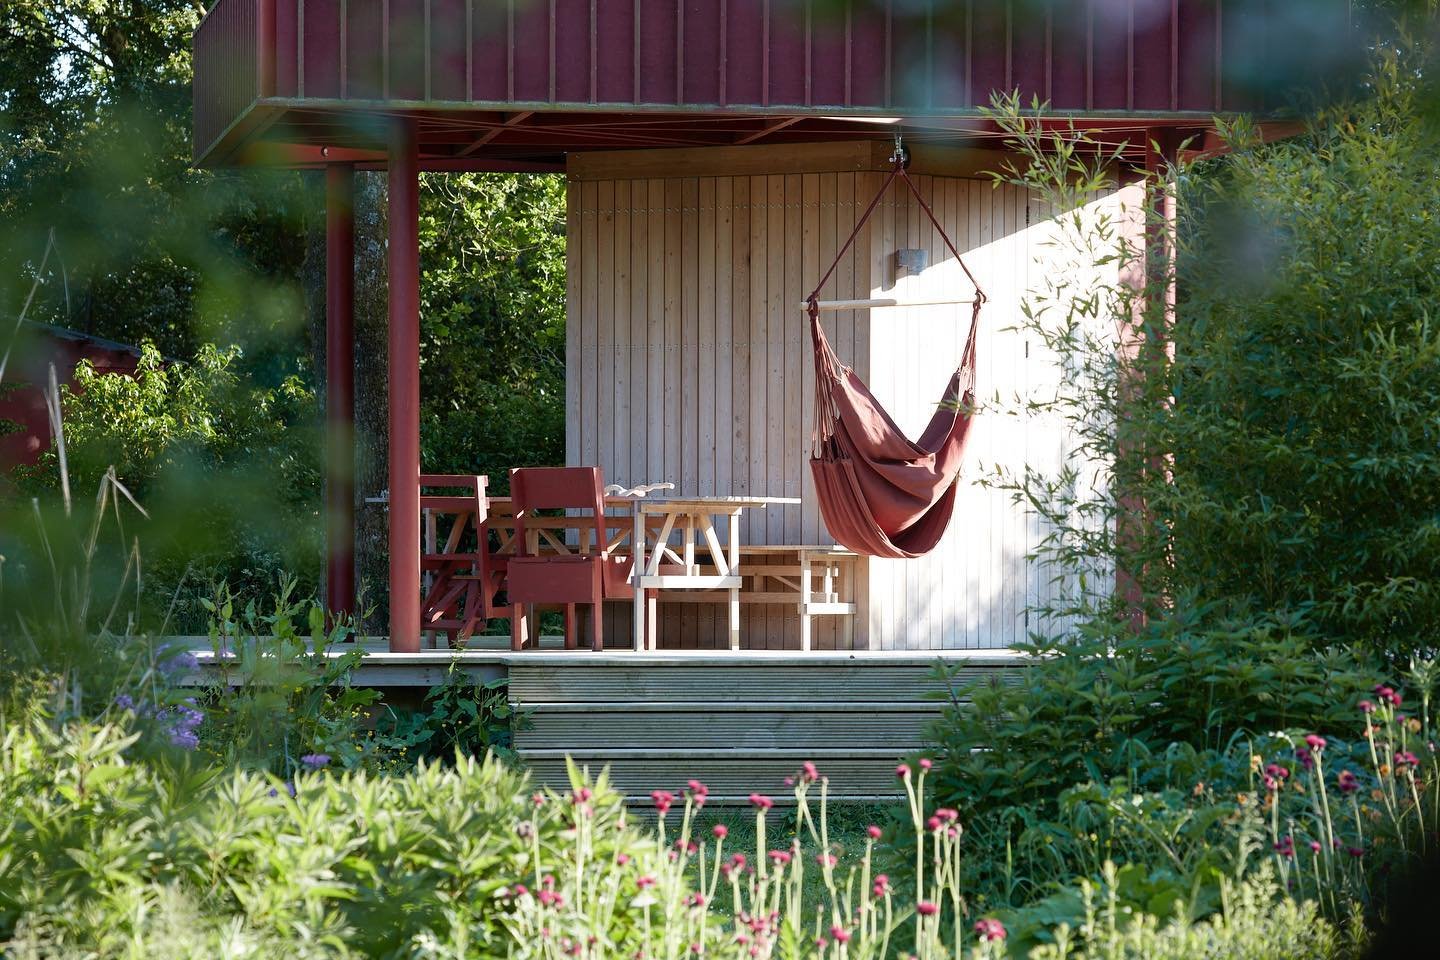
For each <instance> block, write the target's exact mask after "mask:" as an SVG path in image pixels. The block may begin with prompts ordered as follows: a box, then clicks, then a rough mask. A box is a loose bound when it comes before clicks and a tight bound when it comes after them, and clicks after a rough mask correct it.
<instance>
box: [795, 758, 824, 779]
mask: <svg viewBox="0 0 1440 960" xmlns="http://www.w3.org/2000/svg"><path fill="white" fill-rule="evenodd" d="M799 776H800V782H801V783H814V782H815V781H816V780H819V779H820V771H819V769H817V768H816V766H815V764H813V763H811V762H810V761H809V760H806V761H805V762H804V763H802V764H801V765H800V774H799Z"/></svg>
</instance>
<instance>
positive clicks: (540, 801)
mask: <svg viewBox="0 0 1440 960" xmlns="http://www.w3.org/2000/svg"><path fill="white" fill-rule="evenodd" d="M530 802H531V803H532V804H534V805H535V806H537V807H543V806H545V794H543V793H532V794H530Z"/></svg>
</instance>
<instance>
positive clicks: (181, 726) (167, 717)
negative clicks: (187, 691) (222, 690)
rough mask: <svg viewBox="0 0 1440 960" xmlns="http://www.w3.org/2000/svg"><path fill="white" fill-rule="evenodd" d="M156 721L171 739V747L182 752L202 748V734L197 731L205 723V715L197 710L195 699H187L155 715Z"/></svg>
mask: <svg viewBox="0 0 1440 960" xmlns="http://www.w3.org/2000/svg"><path fill="white" fill-rule="evenodd" d="M155 719H156V721H158V722H159V723H160V726H161V729H163V730H164V731H165V733H166V735H167V736H168V737H169V738H170V744H171V746H176V747H179V748H180V749H182V750H194V749H195V748H196V747H198V746H200V734H199V733H198V732H197V731H198V730H199V729H200V724H202V723H204V722H205V714H204V713H203V712H202V711H200V710H198V709H196V707H195V698H194V697H187V698H185V700H184V701H182V702H181V703H178V704H176V705H175V706H173V707H166V708H165V709H163V710H161V711H160V712H158V713H156V714H155Z"/></svg>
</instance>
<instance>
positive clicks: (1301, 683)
mask: <svg viewBox="0 0 1440 960" xmlns="http://www.w3.org/2000/svg"><path fill="white" fill-rule="evenodd" d="M1314 646H1315V645H1314V642H1313V641H1312V640H1311V638H1310V637H1309V636H1308V635H1307V634H1304V633H1301V632H1298V631H1297V629H1296V625H1294V624H1285V623H1278V622H1273V621H1272V622H1265V621H1264V620H1262V619H1261V618H1258V617H1257V618H1252V619H1248V620H1232V621H1216V620H1214V619H1211V617H1209V616H1207V612H1206V611H1199V610H1194V611H1186V610H1184V609H1179V608H1178V605H1177V609H1176V610H1175V611H1173V613H1172V615H1171V616H1170V617H1169V618H1167V619H1165V620H1154V621H1150V622H1148V623H1146V624H1145V625H1144V626H1143V627H1141V628H1139V629H1138V630H1137V631H1133V632H1132V631H1130V630H1128V629H1123V628H1122V629H1121V630H1120V631H1119V632H1118V633H1101V632H1099V631H1098V629H1096V630H1095V632H1093V633H1092V632H1091V629H1089V628H1082V629H1081V630H1079V631H1077V633H1076V634H1074V635H1071V636H1068V637H1065V638H1063V639H1058V640H1052V641H1039V640H1037V641H1035V642H1032V643H1030V644H1026V645H1024V646H1023V647H1022V648H1021V649H1023V650H1024V651H1026V652H1028V653H1031V654H1032V655H1034V656H1035V657H1036V658H1037V662H1036V663H1034V664H1033V665H1031V666H1028V667H1027V668H1026V669H1024V670H1021V671H1017V675H1016V676H1015V677H1013V678H1011V682H1005V681H1002V680H1000V679H993V678H992V679H981V680H976V681H970V682H968V683H956V684H955V685H954V688H953V689H952V692H951V699H950V701H949V703H947V705H946V707H945V708H944V711H943V713H942V716H941V718H940V719H939V720H938V721H937V722H936V724H935V725H934V727H933V729H932V731H931V733H932V737H933V738H934V740H935V741H936V742H937V743H939V744H941V745H942V746H943V748H944V750H943V755H942V756H941V758H940V759H939V760H938V761H937V770H936V781H935V782H936V789H937V791H938V792H939V796H941V797H943V798H946V799H947V800H953V802H954V803H956V804H957V805H959V806H960V807H961V808H962V809H964V810H966V811H967V812H968V811H979V810H985V809H989V808H992V807H997V806H1029V807H1032V808H1034V809H1035V810H1036V811H1037V812H1038V813H1039V814H1040V815H1041V816H1047V815H1049V814H1050V813H1051V812H1052V811H1053V805H1054V803H1055V802H1056V798H1057V796H1058V795H1059V793H1060V791H1061V790H1063V789H1064V788H1065V787H1066V786H1068V785H1070V784H1073V783H1077V782H1084V781H1086V780H1093V781H1095V782H1101V783H1104V782H1109V781H1111V780H1113V779H1116V778H1119V779H1120V780H1122V781H1124V782H1126V783H1129V784H1130V785H1131V786H1132V787H1133V788H1134V789H1137V790H1149V789H1163V788H1165V787H1169V786H1182V787H1184V786H1188V785H1189V784H1191V783H1193V782H1194V781H1195V779H1196V778H1197V777H1196V775H1197V772H1198V771H1197V770H1196V769H1195V766H1196V765H1198V764H1199V763H1200V761H1198V760H1196V759H1194V758H1195V757H1197V756H1198V755H1199V754H1200V753H1202V752H1203V751H1206V750H1212V751H1213V750H1223V749H1224V748H1226V747H1228V746H1230V745H1231V744H1232V743H1233V742H1235V741H1236V740H1239V739H1243V738H1245V737H1247V736H1259V735H1262V734H1265V733H1268V732H1270V731H1272V730H1284V729H1294V728H1299V727H1303V728H1306V729H1333V728H1335V727H1337V726H1339V725H1341V724H1344V723H1346V722H1347V721H1348V720H1349V719H1350V717H1351V716H1352V715H1353V711H1354V705H1355V703H1356V701H1357V700H1359V699H1360V697H1361V696H1363V695H1364V694H1365V693H1367V692H1368V691H1369V689H1370V687H1371V685H1372V684H1373V683H1374V676H1375V674H1374V673H1373V671H1371V670H1368V669H1367V668H1366V665H1365V663H1364V662H1363V661H1362V660H1360V659H1358V658H1357V657H1356V656H1355V655H1353V654H1351V653H1349V652H1348V651H1345V650H1341V649H1331V650H1328V651H1322V652H1318V653H1317V652H1316V651H1315V649H1314ZM941 669H942V671H943V669H944V668H941ZM1200 778H1201V779H1203V775H1202V776H1201V777H1200Z"/></svg>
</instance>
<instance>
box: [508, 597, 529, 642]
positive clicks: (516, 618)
mask: <svg viewBox="0 0 1440 960" xmlns="http://www.w3.org/2000/svg"><path fill="white" fill-rule="evenodd" d="M527 627H528V624H527V623H526V617H525V604H523V603H517V604H514V605H513V606H511V608H510V649H511V650H516V651H518V650H521V649H523V648H524V646H525V634H526V632H527Z"/></svg>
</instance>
